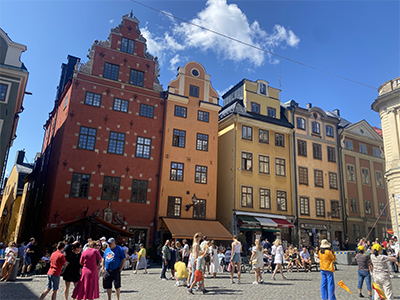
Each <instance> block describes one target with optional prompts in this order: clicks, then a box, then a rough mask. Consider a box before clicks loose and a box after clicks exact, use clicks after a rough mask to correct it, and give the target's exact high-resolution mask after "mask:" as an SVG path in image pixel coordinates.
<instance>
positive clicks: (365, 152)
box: [360, 144, 367, 154]
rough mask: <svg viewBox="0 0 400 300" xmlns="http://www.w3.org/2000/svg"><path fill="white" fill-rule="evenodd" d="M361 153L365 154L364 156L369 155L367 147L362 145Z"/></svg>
mask: <svg viewBox="0 0 400 300" xmlns="http://www.w3.org/2000/svg"><path fill="white" fill-rule="evenodd" d="M360 152H361V153H364V154H367V146H366V145H363V144H360Z"/></svg>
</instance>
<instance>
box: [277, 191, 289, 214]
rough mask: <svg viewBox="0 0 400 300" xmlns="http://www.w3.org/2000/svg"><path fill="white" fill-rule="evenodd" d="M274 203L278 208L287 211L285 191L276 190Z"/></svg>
mask: <svg viewBox="0 0 400 300" xmlns="http://www.w3.org/2000/svg"><path fill="white" fill-rule="evenodd" d="M276 205H277V208H278V210H280V211H287V198H286V192H285V191H276Z"/></svg>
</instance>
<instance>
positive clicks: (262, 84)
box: [260, 82, 267, 95]
mask: <svg viewBox="0 0 400 300" xmlns="http://www.w3.org/2000/svg"><path fill="white" fill-rule="evenodd" d="M260 94H263V95H267V86H266V85H265V84H264V83H262V82H261V83H260Z"/></svg>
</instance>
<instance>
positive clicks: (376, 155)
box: [374, 147, 381, 157]
mask: <svg viewBox="0 0 400 300" xmlns="http://www.w3.org/2000/svg"><path fill="white" fill-rule="evenodd" d="M374 156H375V157H381V153H380V151H379V149H378V148H375V147H374Z"/></svg>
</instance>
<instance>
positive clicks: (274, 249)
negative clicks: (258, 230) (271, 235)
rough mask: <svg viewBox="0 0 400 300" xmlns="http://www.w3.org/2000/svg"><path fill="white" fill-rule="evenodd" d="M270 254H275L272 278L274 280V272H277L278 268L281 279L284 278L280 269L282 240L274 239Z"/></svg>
mask: <svg viewBox="0 0 400 300" xmlns="http://www.w3.org/2000/svg"><path fill="white" fill-rule="evenodd" d="M272 255H275V260H274V264H275V270H274V274H273V275H272V279H273V280H276V279H275V275H276V272H278V270H279V271H280V272H281V275H282V279H286V277H285V276H284V275H283V271H282V261H283V255H284V253H283V247H282V241H281V240H280V239H276V240H275V242H274V245H273V246H272Z"/></svg>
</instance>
